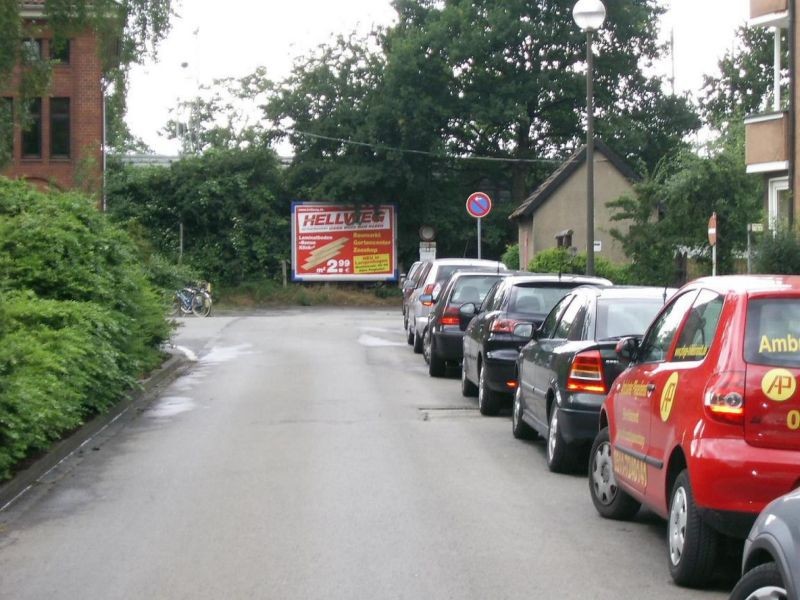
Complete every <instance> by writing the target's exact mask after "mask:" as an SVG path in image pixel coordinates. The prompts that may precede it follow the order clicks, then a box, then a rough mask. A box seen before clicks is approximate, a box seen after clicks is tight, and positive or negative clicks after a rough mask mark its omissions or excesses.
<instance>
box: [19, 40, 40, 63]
mask: <svg viewBox="0 0 800 600" xmlns="http://www.w3.org/2000/svg"><path fill="white" fill-rule="evenodd" d="M40 60H42V40H41V39H38V38H37V39H34V38H28V39H26V40H22V62H24V63H28V64H30V63H35V62H38V61H40Z"/></svg>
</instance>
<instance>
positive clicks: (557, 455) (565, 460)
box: [545, 404, 575, 473]
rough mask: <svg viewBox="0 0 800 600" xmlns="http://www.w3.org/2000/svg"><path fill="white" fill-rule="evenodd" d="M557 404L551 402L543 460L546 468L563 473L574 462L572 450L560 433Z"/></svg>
mask: <svg viewBox="0 0 800 600" xmlns="http://www.w3.org/2000/svg"><path fill="white" fill-rule="evenodd" d="M560 412H561V411H559V409H558V405H557V404H553V407H552V410H551V411H550V426H549V427H548V430H547V446H546V450H545V460H546V461H547V468H548V469H550V470H551V471H552V472H553V473H565V472H567V471H568V470H569V469H571V468H572V466H573V464H574V462H575V461H574V456H573V453H574V450H573V449H572V448H570V447H569V446H568V445H567V442H565V441H564V438H563V437H562V435H561V428H560V427H559V423H558V416H559V413H560Z"/></svg>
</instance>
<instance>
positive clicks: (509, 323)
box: [491, 319, 519, 333]
mask: <svg viewBox="0 0 800 600" xmlns="http://www.w3.org/2000/svg"><path fill="white" fill-rule="evenodd" d="M518 323H519V322H518V321H515V320H514V319H496V320H495V321H494V323H492V329H491V332H492V333H514V327H516V326H517V325H518Z"/></svg>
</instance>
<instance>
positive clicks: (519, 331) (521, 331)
mask: <svg viewBox="0 0 800 600" xmlns="http://www.w3.org/2000/svg"><path fill="white" fill-rule="evenodd" d="M534 331H535V330H534V329H533V325H532V324H531V323H519V324H518V325H517V326H516V327H514V336H515V337H521V338H525V339H526V340H532V339H533V333H534Z"/></svg>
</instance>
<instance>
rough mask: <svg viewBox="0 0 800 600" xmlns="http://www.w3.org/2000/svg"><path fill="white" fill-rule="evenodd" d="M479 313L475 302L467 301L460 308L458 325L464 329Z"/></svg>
mask: <svg viewBox="0 0 800 600" xmlns="http://www.w3.org/2000/svg"><path fill="white" fill-rule="evenodd" d="M477 313H478V310H477V308H475V304H474V303H473V302H467V303H466V304H462V305H461V306H460V307H459V309H458V326H459V328H460V329H461V331H464V330H465V329H466V328H467V325H469V322H470V321H471V320H472V317H474V316H475V315H476V314H477Z"/></svg>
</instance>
